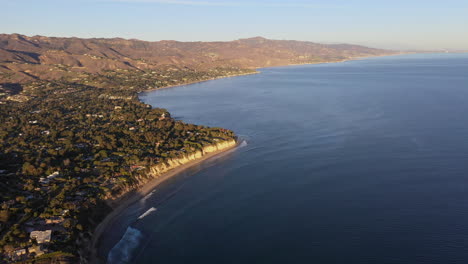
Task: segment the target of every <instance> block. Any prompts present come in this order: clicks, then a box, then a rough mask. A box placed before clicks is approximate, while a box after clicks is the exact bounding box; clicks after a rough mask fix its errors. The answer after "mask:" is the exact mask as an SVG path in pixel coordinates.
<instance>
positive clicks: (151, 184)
mask: <svg viewBox="0 0 468 264" xmlns="http://www.w3.org/2000/svg"><path fill="white" fill-rule="evenodd" d="M395 55H403V54H401V53H399V54H388V55H375V56H363V57H353V58H349V59H342V60H336V61H324V62H316V63H299V64H288V65H278V66H270V67H258V68H255V72H251V73H243V74H238V75H229V76H220V77H216V78H211V79H207V80H201V81H193V82H189V83H184V84H176V85H169V86H164V87H159V88H153V89H148V90H143V91H141V92H137V95H140V94H141V93H144V92H152V91H156V90H161V89H167V88H175V87H180V86H186V85H191V84H197V83H203V82H207V81H212V80H218V79H224V78H230V77H238V76H246V75H253V74H260V73H261V71H259V69H266V68H274V67H288V66H299V65H317V64H328V63H342V62H346V61H353V60H359V59H365V58H374V57H385V56H395ZM240 143H241V142H239V141H238V140H236V144H234V145H233V146H230V147H227V148H225V149H221V150H217V151H215V152H211V153H207V154H205V155H204V156H202V157H201V158H199V159H196V160H192V161H190V162H188V163H186V164H183V165H180V166H178V167H176V168H173V169H171V170H169V171H167V172H165V173H163V174H162V175H161V176H159V177H157V178H154V179H151V180H149V181H148V182H147V183H145V184H143V185H142V186H141V187H139V188H137V189H135V190H132V191H130V192H128V193H126V194H124V195H123V196H121V197H119V198H117V199H116V200H113V201H110V202H109V205H110V207H111V208H112V211H111V212H110V213H109V214H108V215H107V216H106V217H105V218H104V220H103V221H101V222H100V223H99V224H98V225H97V227H96V228H95V229H94V231H93V232H92V239H91V241H90V242H91V244H90V246H91V247H90V250H89V256H90V258H89V263H102V262H101V261H105V259H102V257H106V256H99V254H98V247H97V246H98V245H99V243H101V241H102V235H103V233H104V232H105V231H107V230H106V228H107V227H108V226H109V225H110V224H112V223H113V221H114V219H115V218H118V217H119V216H120V215H121V214H122V213H123V212H124V211H125V210H126V209H127V208H128V207H129V206H131V205H132V204H134V203H136V202H138V201H139V200H140V199H141V198H142V197H144V196H146V195H148V194H149V193H150V192H151V191H153V190H154V189H155V188H156V187H157V186H159V185H160V184H162V183H163V182H164V181H166V180H167V179H170V178H172V177H174V176H176V175H178V174H180V173H182V172H184V171H185V170H186V169H188V168H190V167H192V166H195V165H198V164H201V163H202V162H204V161H206V160H208V159H211V158H215V157H219V156H221V155H224V154H227V153H229V152H230V151H231V150H234V149H236V148H238V147H239V145H240Z"/></svg>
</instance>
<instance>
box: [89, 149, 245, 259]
mask: <svg viewBox="0 0 468 264" xmlns="http://www.w3.org/2000/svg"><path fill="white" fill-rule="evenodd" d="M240 143H241V142H239V141H238V140H236V141H235V144H233V145H230V146H228V147H226V148H222V149H218V150H216V151H213V152H208V153H206V154H204V155H203V156H202V157H200V158H197V159H194V160H191V161H189V162H187V163H185V164H182V165H179V166H177V167H175V168H173V169H170V170H168V171H167V172H164V173H163V174H161V175H160V176H158V177H155V178H153V179H151V180H149V181H148V182H146V183H145V184H143V185H142V186H141V187H139V188H138V189H135V190H132V191H130V192H128V193H126V194H124V195H123V196H121V197H119V198H118V199H116V200H114V201H111V202H109V204H110V206H111V208H112V211H111V212H110V213H109V214H108V215H107V216H106V217H105V218H104V220H102V221H101V222H100V223H99V224H98V225H97V227H96V228H95V229H94V231H93V235H92V239H91V241H90V250H89V253H90V254H89V256H90V258H89V263H96V264H97V263H103V262H102V261H104V263H105V259H102V256H99V254H98V247H97V246H98V245H99V243H100V242H101V238H102V235H103V234H104V232H105V231H107V230H106V228H107V227H108V226H109V225H110V224H112V223H113V221H114V220H115V219H116V218H118V217H119V216H120V215H122V213H123V212H124V211H125V210H126V209H127V208H128V207H129V206H130V205H132V204H134V203H136V202H138V201H139V200H140V199H141V198H142V197H144V196H146V195H148V194H149V193H151V192H152V191H153V190H154V189H155V188H156V187H157V186H159V185H160V184H162V183H164V182H165V181H166V180H168V179H170V178H172V177H174V176H176V175H178V174H180V173H182V172H184V171H185V170H187V169H189V168H191V167H193V166H195V165H198V164H201V163H203V162H205V161H207V160H209V159H212V158H217V157H221V156H223V155H225V154H228V153H230V152H231V151H233V150H235V149H237V148H238V147H239V145H240Z"/></svg>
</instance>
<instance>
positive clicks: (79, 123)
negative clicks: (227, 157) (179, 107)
mask: <svg viewBox="0 0 468 264" xmlns="http://www.w3.org/2000/svg"><path fill="white" fill-rule="evenodd" d="M177 74H178V75H181V76H182V75H183V72H182V73H181V72H178V73H177ZM160 75H161V73H155V72H153V73H152V72H149V73H144V72H125V73H123V72H119V71H115V72H106V73H103V74H100V75H93V76H91V75H90V76H88V77H87V78H84V79H81V80H79V81H75V82H72V81H71V80H66V79H62V80H59V81H52V82H45V81H36V82H32V83H29V84H27V85H24V86H22V87H21V89H20V90H21V91H20V92H18V90H17V89H16V90H15V89H9V88H8V87H10V86H11V85H8V84H4V85H3V86H4V87H3V91H4V92H5V94H4V96H3V99H2V100H1V101H0V102H1V104H0V126H1V129H0V177H1V181H0V199H1V200H0V202H1V207H0V252H1V254H2V258H3V260H4V261H9V262H11V261H14V260H22V261H25V260H26V259H29V260H32V259H36V261H39V262H38V263H41V261H42V262H44V263H47V262H48V261H51V260H52V259H55V260H57V259H60V258H66V259H70V256H75V257H76V255H77V252H79V248H80V244H81V243H83V240H85V239H86V236H89V232H91V231H92V229H93V228H94V227H95V225H96V223H97V222H99V221H100V220H101V219H102V218H103V217H104V216H105V214H107V213H108V212H109V210H110V209H109V208H108V206H107V205H106V203H105V200H106V199H108V198H109V197H116V196H119V195H120V194H122V193H123V192H125V190H127V189H129V188H132V186H135V185H136V184H137V183H138V181H140V180H141V179H143V178H145V177H147V174H146V173H147V170H148V168H149V167H150V166H152V165H154V164H157V163H159V162H164V160H165V159H167V158H174V157H182V156H183V155H186V154H187V153H191V152H194V151H196V150H199V149H200V148H202V147H203V146H206V145H211V144H214V143H215V142H219V141H222V140H229V139H233V138H234V137H235V136H234V134H233V132H232V131H229V130H226V129H221V128H208V127H203V126H197V125H192V124H186V123H183V122H181V121H177V120H174V119H173V118H171V116H170V114H169V113H168V112H167V111H166V110H165V109H159V108H155V109H152V108H151V106H149V105H146V104H144V103H141V102H140V101H138V98H137V93H136V92H137V87H138V89H141V87H143V88H154V87H157V86H163V85H164V84H166V85H168V84H175V83H177V82H178V83H185V82H188V81H196V80H200V78H211V77H215V74H213V75H206V76H209V77H206V76H205V77H200V76H197V75H196V74H194V73H193V72H188V73H187V74H185V75H183V76H184V77H182V78H179V79H178V81H177V82H175V81H174V82H175V83H164V80H165V79H164V78H162V77H160ZM148 76H149V77H151V78H154V79H158V78H157V77H158V76H159V77H160V78H159V80H162V81H160V83H157V84H154V82H151V86H150V84H149V82H150V81H152V79H150V78H149V77H148ZM163 76H165V75H163ZM218 76H219V74H218ZM145 78H146V79H145ZM130 85H131V86H130ZM14 87H15V86H14ZM33 230H40V231H44V230H52V239H51V241H50V242H49V243H39V244H40V245H39V246H41V251H43V252H42V253H41V256H40V258H35V256H36V255H39V254H36V253H32V254H31V253H30V252H31V251H33V250H32V247H35V246H36V245H37V244H38V241H35V240H34V239H30V232H31V231H33ZM23 249H26V250H27V253H26V254H21V253H22V251H21V250H23ZM43 253H45V254H43ZM71 258H72V259H73V257H71ZM75 259H76V258H75Z"/></svg>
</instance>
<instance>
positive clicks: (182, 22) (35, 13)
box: [0, 0, 468, 50]
mask: <svg viewBox="0 0 468 264" xmlns="http://www.w3.org/2000/svg"><path fill="white" fill-rule="evenodd" d="M0 2H1V3H2V6H3V9H4V13H5V14H4V21H6V22H4V23H3V25H1V26H0V32H1V33H6V34H12V33H18V34H24V35H28V36H34V35H43V36H54V37H80V38H113V37H119V38H126V39H139V40H145V41H159V40H177V41H230V40H236V39H240V38H250V37H255V36H261V37H265V38H268V39H287V40H301V41H311V42H317V43H348V44H358V45H365V46H370V47H376V48H386V49H399V50H405V49H418V50H440V49H448V50H468V36H467V35H466V28H468V17H467V16H466V13H467V11H468V3H466V2H464V1H460V0H452V1H447V2H446V3H441V2H440V1H434V0H429V1H413V2H411V3H407V2H405V1H403V0H396V1H393V2H391V3H383V2H380V3H376V1H370V0H362V1H343V0H332V1H328V2H327V3H320V2H319V1H304V0H293V1H288V2H284V1H283V2H282V1H278V0H271V1H265V0H253V1H246V0H239V1H228V0H221V1H214V0H203V1H197V0H69V1H63V0H62V1H58V0H43V1H32V0H18V1H6V0H0ZM18 14H21V15H18Z"/></svg>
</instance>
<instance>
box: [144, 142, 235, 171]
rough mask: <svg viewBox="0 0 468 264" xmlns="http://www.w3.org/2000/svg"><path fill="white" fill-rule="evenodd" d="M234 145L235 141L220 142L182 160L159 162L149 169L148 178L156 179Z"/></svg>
mask: <svg viewBox="0 0 468 264" xmlns="http://www.w3.org/2000/svg"><path fill="white" fill-rule="evenodd" d="M235 145H236V141H235V140H229V141H222V142H218V143H216V144H213V145H210V146H205V147H203V149H202V150H198V151H196V152H193V153H189V154H186V155H185V156H184V157H182V158H174V159H168V160H166V161H165V162H161V163H159V164H157V165H155V166H153V167H151V168H150V172H149V174H150V175H149V176H151V178H157V177H159V176H161V175H162V174H164V173H165V172H167V171H170V170H172V169H175V168H177V167H179V166H181V165H184V164H187V163H189V162H191V161H194V160H198V159H201V158H203V157H204V156H205V155H207V154H210V153H213V152H216V151H220V150H224V149H228V148H232V147H234V146H235Z"/></svg>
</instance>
